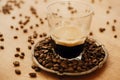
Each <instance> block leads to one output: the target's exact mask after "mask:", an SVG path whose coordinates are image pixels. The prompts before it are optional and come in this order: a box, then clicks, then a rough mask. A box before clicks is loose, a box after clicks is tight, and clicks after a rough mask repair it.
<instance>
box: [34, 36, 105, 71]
mask: <svg viewBox="0 0 120 80" xmlns="http://www.w3.org/2000/svg"><path fill="white" fill-rule="evenodd" d="M83 52H84V54H83V55H82V59H81V60H78V59H71V60H69V59H66V58H61V57H60V56H59V55H58V54H57V53H55V52H54V48H53V44H52V39H51V38H50V37H47V38H45V39H44V40H41V41H40V42H38V44H37V45H36V46H35V48H34V57H35V58H36V59H37V61H38V62H39V64H40V65H42V66H43V67H46V68H48V69H51V70H54V71H58V72H60V73H63V72H70V73H76V72H84V71H87V70H90V69H92V68H93V67H95V66H96V65H98V64H99V63H100V62H101V61H103V59H104V57H105V51H104V50H103V47H102V45H97V44H96V42H95V41H94V40H91V39H86V41H85V43H84V50H83Z"/></svg>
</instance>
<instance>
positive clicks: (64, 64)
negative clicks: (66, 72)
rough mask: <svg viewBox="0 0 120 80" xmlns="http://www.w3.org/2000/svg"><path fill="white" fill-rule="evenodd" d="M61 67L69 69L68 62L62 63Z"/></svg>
mask: <svg viewBox="0 0 120 80" xmlns="http://www.w3.org/2000/svg"><path fill="white" fill-rule="evenodd" d="M60 65H61V67H63V68H67V67H68V66H67V63H66V62H61V63H60Z"/></svg>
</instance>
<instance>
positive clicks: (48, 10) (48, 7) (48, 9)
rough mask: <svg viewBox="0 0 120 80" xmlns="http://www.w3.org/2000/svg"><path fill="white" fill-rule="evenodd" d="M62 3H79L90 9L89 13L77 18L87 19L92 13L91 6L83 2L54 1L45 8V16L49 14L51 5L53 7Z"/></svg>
mask: <svg viewBox="0 0 120 80" xmlns="http://www.w3.org/2000/svg"><path fill="white" fill-rule="evenodd" d="M62 2H64V3H65V2H74V3H77V4H79V3H80V4H83V5H85V6H87V7H88V8H89V9H90V12H89V13H87V14H84V15H82V16H78V17H79V18H82V17H87V16H89V15H91V14H93V13H94V10H93V7H92V5H91V4H89V3H87V2H85V1H76V0H61V1H54V2H52V3H50V4H49V5H48V6H47V14H49V13H50V7H51V6H52V5H54V4H60V3H62Z"/></svg>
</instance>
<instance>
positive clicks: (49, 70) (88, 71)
mask: <svg viewBox="0 0 120 80" xmlns="http://www.w3.org/2000/svg"><path fill="white" fill-rule="evenodd" d="M38 43H39V42H38ZM38 43H37V44H38ZM37 44H36V45H37ZM96 44H98V45H100V43H98V42H97V41H96ZM36 45H35V46H36ZM102 48H103V49H104V51H105V57H104V59H103V61H101V62H100V63H99V64H98V65H96V66H95V67H93V68H92V69H89V70H87V71H84V72H76V73H72V72H71V73H70V72H63V73H60V72H58V71H55V70H51V69H48V68H46V67H44V66H42V65H41V64H39V62H38V61H37V59H36V58H35V57H34V48H33V54H32V59H33V62H34V63H35V64H36V65H37V66H38V67H40V68H41V69H42V70H44V71H47V72H50V73H55V74H57V75H69V76H77V75H85V74H88V73H91V72H93V71H95V70H97V69H99V68H101V67H102V66H103V64H104V63H105V62H106V60H107V57H108V52H107V50H106V49H105V46H104V45H102ZM78 57H79V56H78ZM78 57H76V58H74V59H78Z"/></svg>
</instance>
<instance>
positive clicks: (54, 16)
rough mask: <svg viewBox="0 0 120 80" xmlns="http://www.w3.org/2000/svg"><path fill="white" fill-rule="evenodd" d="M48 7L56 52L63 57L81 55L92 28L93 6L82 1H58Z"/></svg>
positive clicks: (49, 22)
mask: <svg viewBox="0 0 120 80" xmlns="http://www.w3.org/2000/svg"><path fill="white" fill-rule="evenodd" d="M47 9H48V24H49V27H50V36H51V38H52V40H53V45H54V50H55V52H56V53H57V54H59V55H60V56H61V57H63V58H69V59H70V58H75V57H77V56H79V55H80V54H81V53H82V51H83V48H84V42H85V40H86V38H87V36H88V33H89V30H90V23H91V19H92V13H93V10H92V8H91V6H90V5H89V4H87V3H85V2H81V1H58V2H55V3H52V4H50V5H49V6H48V8H47Z"/></svg>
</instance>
